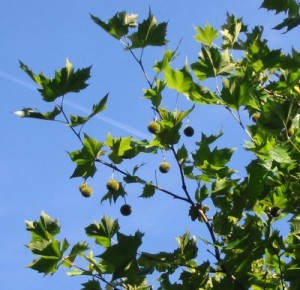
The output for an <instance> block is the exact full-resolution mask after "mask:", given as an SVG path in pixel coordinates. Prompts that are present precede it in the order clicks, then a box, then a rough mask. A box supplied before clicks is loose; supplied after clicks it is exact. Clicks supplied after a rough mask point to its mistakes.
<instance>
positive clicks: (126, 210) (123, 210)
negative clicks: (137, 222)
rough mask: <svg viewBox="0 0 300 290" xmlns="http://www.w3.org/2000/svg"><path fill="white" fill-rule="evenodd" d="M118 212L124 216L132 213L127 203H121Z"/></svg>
mask: <svg viewBox="0 0 300 290" xmlns="http://www.w3.org/2000/svg"><path fill="white" fill-rule="evenodd" d="M120 212H121V214H122V215H124V216H129V215H130V214H131V213H132V208H131V206H130V205H129V204H123V205H122V206H121V208H120Z"/></svg>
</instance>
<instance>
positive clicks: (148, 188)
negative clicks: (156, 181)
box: [140, 183, 155, 198]
mask: <svg viewBox="0 0 300 290" xmlns="http://www.w3.org/2000/svg"><path fill="white" fill-rule="evenodd" d="M154 193H155V186H154V185H153V184H151V183H147V184H145V186H144V189H143V193H142V194H141V195H140V197H144V198H149V197H152V196H153V195H154Z"/></svg>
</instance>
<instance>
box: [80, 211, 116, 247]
mask: <svg viewBox="0 0 300 290" xmlns="http://www.w3.org/2000/svg"><path fill="white" fill-rule="evenodd" d="M119 229H120V227H119V224H118V221H117V220H112V219H111V218H109V217H106V216H105V217H104V218H102V220H101V221H100V222H98V223H97V222H94V223H92V224H90V225H89V226H88V227H86V228H85V232H86V234H87V235H88V236H89V237H92V238H94V239H95V242H96V243H97V244H99V245H101V246H103V247H105V248H107V247H110V246H111V244H112V237H113V236H114V235H115V234H116V233H117V232H118V231H119Z"/></svg>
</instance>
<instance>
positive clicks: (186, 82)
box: [163, 65, 193, 94]
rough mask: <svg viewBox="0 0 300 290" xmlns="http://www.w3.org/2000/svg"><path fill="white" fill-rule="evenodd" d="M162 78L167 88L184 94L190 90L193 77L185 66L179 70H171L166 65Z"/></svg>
mask: <svg viewBox="0 0 300 290" xmlns="http://www.w3.org/2000/svg"><path fill="white" fill-rule="evenodd" d="M163 73H164V78H165V81H166V84H167V86H168V87H169V88H171V89H175V90H176V91H177V92H178V93H182V94H186V93H188V92H190V90H191V88H192V86H193V78H192V75H191V74H190V72H189V71H188V68H187V66H184V67H183V68H182V69H181V70H173V69H172V68H171V67H170V66H169V65H167V66H166V67H165V68H164V70H163Z"/></svg>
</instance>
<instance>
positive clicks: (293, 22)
mask: <svg viewBox="0 0 300 290" xmlns="http://www.w3.org/2000/svg"><path fill="white" fill-rule="evenodd" d="M298 25H300V17H299V16H298V17H292V18H285V19H284V20H283V21H282V22H281V23H279V24H278V25H276V26H275V27H274V29H277V30H280V29H283V28H286V31H285V33H286V32H288V31H290V30H292V29H293V28H295V27H297V26H298Z"/></svg>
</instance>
